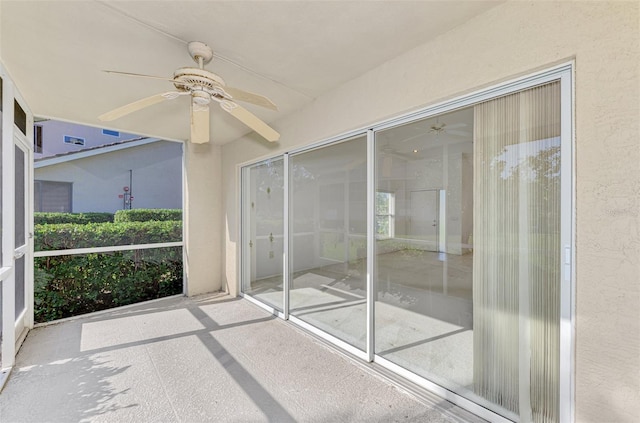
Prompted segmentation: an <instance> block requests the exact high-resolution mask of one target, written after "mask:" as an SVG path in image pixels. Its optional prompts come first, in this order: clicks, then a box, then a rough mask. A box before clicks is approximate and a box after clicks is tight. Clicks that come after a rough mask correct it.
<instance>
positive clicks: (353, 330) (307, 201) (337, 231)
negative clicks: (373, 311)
mask: <svg viewBox="0 0 640 423" xmlns="http://www.w3.org/2000/svg"><path fill="white" fill-rule="evenodd" d="M366 153H367V144H366V137H357V138H353V139H351V140H348V141H344V142H341V143H339V144H336V145H332V146H329V147H324V148H319V149H316V150H312V151H309V152H305V153H300V154H296V155H293V156H291V158H290V169H291V177H290V185H289V186H290V207H291V211H290V220H291V249H290V257H291V259H290V266H291V269H290V271H291V290H290V294H289V296H290V297H289V298H290V312H291V314H292V315H293V316H296V317H298V318H300V319H302V320H304V321H305V322H307V323H310V324H312V325H314V326H316V327H318V328H320V329H322V330H324V331H326V332H327V333H329V334H331V335H333V336H335V337H337V338H339V339H342V340H343V341H346V342H348V343H350V344H351V345H354V346H355V347H357V348H360V349H362V350H364V348H365V341H366V277H365V276H366V249H367V247H366V246H367V237H366V222H367V215H366V212H367V204H366V174H367V166H366Z"/></svg>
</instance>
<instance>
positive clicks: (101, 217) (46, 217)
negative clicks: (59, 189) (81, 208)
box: [33, 212, 113, 225]
mask: <svg viewBox="0 0 640 423" xmlns="http://www.w3.org/2000/svg"><path fill="white" fill-rule="evenodd" d="M33 221H34V224H36V225H44V224H47V225H51V224H57V223H75V224H78V225H86V224H87V223H107V222H113V213H46V212H36V213H34V214H33Z"/></svg>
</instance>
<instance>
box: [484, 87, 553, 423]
mask: <svg viewBox="0 0 640 423" xmlns="http://www.w3.org/2000/svg"><path fill="white" fill-rule="evenodd" d="M474 116H475V117H474V143H475V145H474V149H475V154H474V156H475V164H474V204H475V207H474V232H475V233H474V268H473V308H474V312H473V316H474V322H473V323H474V328H473V331H474V390H475V392H476V393H477V394H479V395H481V396H483V397H484V398H486V399H488V400H490V401H491V402H493V403H495V404H498V405H500V406H501V407H504V408H506V409H508V410H510V411H512V412H515V413H518V414H520V417H521V421H530V420H533V421H536V422H553V421H558V412H559V404H558V399H559V394H558V386H559V381H558V378H559V372H558V365H559V311H560V305H559V301H560V272H559V270H560V261H559V260H560V254H561V251H560V83H559V82H553V83H550V84H546V85H542V86H538V87H534V88H531V89H529V90H526V91H523V92H520V93H516V94H512V95H508V96H504V97H500V98H497V99H494V100H490V101H487V102H484V103H480V104H478V105H476V106H475V110H474Z"/></svg>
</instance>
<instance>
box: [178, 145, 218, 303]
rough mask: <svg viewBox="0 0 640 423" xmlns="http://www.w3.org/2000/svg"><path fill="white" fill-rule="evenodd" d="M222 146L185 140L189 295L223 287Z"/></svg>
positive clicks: (185, 236) (185, 223) (186, 240)
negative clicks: (192, 142) (221, 242)
mask: <svg viewBox="0 0 640 423" xmlns="http://www.w3.org/2000/svg"><path fill="white" fill-rule="evenodd" d="M220 153H221V148H220V146H217V145H213V144H212V143H209V144H201V145H198V144H191V143H189V142H187V143H185V152H184V154H185V178H184V179H185V185H184V191H185V199H184V200H185V206H184V225H185V229H184V243H185V260H186V263H185V269H186V272H187V275H186V277H187V284H186V285H187V292H186V293H187V295H190V296H191V295H198V294H204V293H207V292H214V291H219V290H221V289H223V287H222V285H221V283H220V275H221V270H222V268H221V259H222V251H221V247H222V246H221V244H220V240H221V239H222V231H221V229H222V223H221V222H222V200H221V184H220V181H221V180H222V173H221V160H220V157H221V156H220Z"/></svg>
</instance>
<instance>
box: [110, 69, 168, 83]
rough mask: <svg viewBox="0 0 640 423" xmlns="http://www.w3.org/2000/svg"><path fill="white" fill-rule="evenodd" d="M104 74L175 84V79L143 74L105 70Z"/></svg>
mask: <svg viewBox="0 0 640 423" xmlns="http://www.w3.org/2000/svg"><path fill="white" fill-rule="evenodd" d="M102 72H106V73H115V74H117V75H125V76H135V77H138V78H147V79H160V80H162V81H169V82H174V81H173V78H167V77H164V76H153V75H143V74H141V73H132V72H120V71H113V70H103V71H102Z"/></svg>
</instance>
